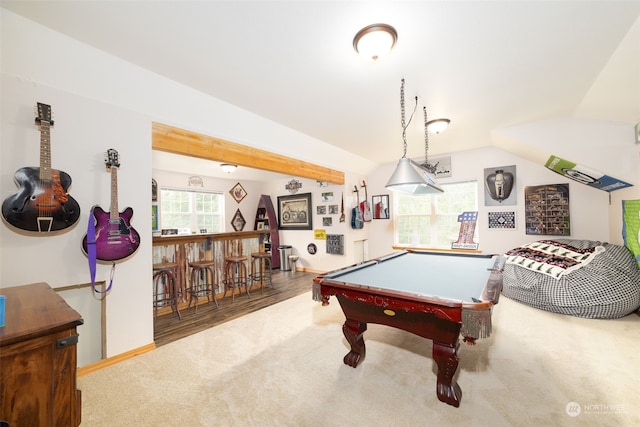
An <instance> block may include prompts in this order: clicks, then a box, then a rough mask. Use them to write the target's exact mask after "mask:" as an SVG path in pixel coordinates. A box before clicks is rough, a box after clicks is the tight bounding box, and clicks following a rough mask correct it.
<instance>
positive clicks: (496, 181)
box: [484, 165, 516, 206]
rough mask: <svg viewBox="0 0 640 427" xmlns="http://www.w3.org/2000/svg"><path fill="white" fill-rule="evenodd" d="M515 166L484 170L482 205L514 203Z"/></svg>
mask: <svg viewBox="0 0 640 427" xmlns="http://www.w3.org/2000/svg"><path fill="white" fill-rule="evenodd" d="M515 182H516V167H515V165H513V166H499V167H493V168H486V169H485V170H484V205H485V206H506V205H515V204H516V192H515V191H512V190H513V188H514V185H515Z"/></svg>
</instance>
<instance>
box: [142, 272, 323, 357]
mask: <svg viewBox="0 0 640 427" xmlns="http://www.w3.org/2000/svg"><path fill="white" fill-rule="evenodd" d="M315 276H316V274H315V273H305V272H302V271H297V272H295V273H293V272H290V271H280V270H273V279H272V280H273V288H271V287H269V286H265V288H264V293H262V292H260V288H259V287H258V286H257V285H255V286H254V288H253V289H251V288H250V289H249V292H250V294H251V298H247V294H246V293H244V290H243V293H242V294H240V295H237V294H236V296H235V302H233V303H232V302H231V295H230V294H228V295H227V297H226V298H224V299H223V298H221V295H217V298H218V305H219V307H218V308H216V305H215V304H214V303H213V302H210V303H207V302H206V299H204V303H203V302H201V303H199V305H198V313H197V314H196V313H195V307H194V305H193V304H192V305H191V308H189V309H187V308H184V309H181V310H180V313H181V314H182V320H180V319H178V316H177V315H176V314H174V313H171V312H169V313H165V314H158V315H157V316H156V317H155V319H154V341H155V344H156V346H161V345H164V344H168V343H170V342H172V341H176V340H179V339H180V338H184V337H186V336H189V335H191V334H195V333H197V332H200V331H203V330H205V329H208V328H211V327H213V326H216V325H219V324H221V323H224V322H228V321H229V320H232V319H235V318H237V317H240V316H243V315H245V314H247V313H251V312H253V311H256V310H260V309H261V308H264V307H268V306H270V305H273V304H275V303H278V302H280V301H284V300H286V299H289V298H292V297H295V296H298V295H300V294H303V293H305V292H309V291H311V285H312V284H313V278H314V277H315ZM309 298H311V296H309Z"/></svg>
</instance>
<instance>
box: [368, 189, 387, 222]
mask: <svg viewBox="0 0 640 427" xmlns="http://www.w3.org/2000/svg"><path fill="white" fill-rule="evenodd" d="M371 204H372V205H373V219H389V218H390V217H389V195H388V194H380V195H377V196H371Z"/></svg>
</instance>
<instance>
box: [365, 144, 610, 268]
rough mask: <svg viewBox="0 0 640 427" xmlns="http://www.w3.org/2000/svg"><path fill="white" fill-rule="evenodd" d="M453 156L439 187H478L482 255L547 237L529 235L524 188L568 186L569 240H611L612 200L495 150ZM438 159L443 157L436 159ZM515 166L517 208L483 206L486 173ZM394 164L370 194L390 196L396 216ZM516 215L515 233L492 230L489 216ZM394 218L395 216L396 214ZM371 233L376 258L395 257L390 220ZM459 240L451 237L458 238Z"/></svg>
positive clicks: (382, 171)
mask: <svg viewBox="0 0 640 427" xmlns="http://www.w3.org/2000/svg"><path fill="white" fill-rule="evenodd" d="M449 155H451V167H452V176H451V177H449V178H441V179H439V182H440V183H451V182H460V181H467V180H476V181H478V184H479V190H480V195H479V198H478V205H479V206H478V225H477V230H478V236H479V237H478V238H479V243H480V246H479V248H478V249H479V250H481V251H483V252H484V253H503V252H505V251H506V250H508V249H511V248H513V247H515V246H518V245H520V244H522V243H526V242H529V241H532V240H538V239H540V238H549V236H533V235H527V234H526V232H525V226H524V224H525V222H524V188H525V187H527V186H534V185H544V184H562V183H568V184H569V197H570V211H571V236H570V237H571V238H576V239H591V240H602V241H610V236H609V205H608V195H607V193H605V192H604V191H600V190H596V189H593V188H590V187H587V186H586V185H583V184H579V183H577V182H575V181H572V180H570V179H566V178H564V177H563V176H561V175H558V174H556V173H555V172H552V171H550V170H549V169H547V168H545V167H544V166H543V165H539V164H535V163H533V162H530V161H528V160H525V159H523V158H521V157H518V156H514V155H513V154H510V153H507V152H505V151H503V150H500V149H497V148H485V149H480V150H471V151H464V152H460V153H453V154H449ZM438 157H440V156H438ZM510 165H515V166H516V182H515V187H514V189H513V191H514V192H516V195H517V199H516V203H517V205H515V206H485V205H484V203H485V202H484V190H483V188H484V187H483V186H484V169H485V168H491V167H498V166H510ZM395 166H396V162H393V163H388V164H385V165H382V166H380V167H379V168H377V169H376V170H375V171H374V172H373V173H372V174H371V175H370V178H369V185H370V187H371V190H370V191H373V193H371V192H370V194H390V199H391V210H392V211H393V193H390V192H388V191H386V190H385V189H384V185H385V184H386V182H387V180H388V178H389V177H390V176H391V174H392V172H393V170H394V168H395ZM508 210H515V211H516V220H517V228H516V229H515V230H496V229H489V228H488V212H490V211H508ZM392 214H393V212H392ZM369 224H371V225H370V227H371V230H370V231H369V248H370V251H371V253H370V255H371V256H372V257H376V256H381V255H385V254H387V253H389V252H391V246H392V245H393V234H392V233H393V222H392V220H374V221H373V222H371V223H369ZM455 237H457V236H452V239H454V238H455Z"/></svg>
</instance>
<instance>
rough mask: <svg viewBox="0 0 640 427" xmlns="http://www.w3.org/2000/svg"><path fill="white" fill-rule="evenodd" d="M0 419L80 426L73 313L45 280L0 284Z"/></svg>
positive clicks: (77, 319) (14, 422) (19, 423)
mask: <svg viewBox="0 0 640 427" xmlns="http://www.w3.org/2000/svg"><path fill="white" fill-rule="evenodd" d="M0 294H2V295H6V323H5V326H4V327H2V328H0V420H1V421H5V422H8V423H9V426H11V427H14V426H72V427H77V426H78V425H79V424H80V413H81V409H80V408H81V398H80V397H81V396H80V390H77V388H76V365H77V361H76V357H77V356H76V344H77V342H78V335H77V332H76V327H77V326H78V325H81V324H82V323H83V321H82V318H81V316H80V314H79V313H78V312H76V311H75V310H74V309H72V308H71V307H69V305H67V303H66V302H65V301H64V299H62V297H60V296H59V295H58V294H57V293H56V292H55V291H54V290H53V289H51V287H50V286H49V285H47V284H46V283H34V284H31V285H24V286H16V287H12V288H0Z"/></svg>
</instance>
